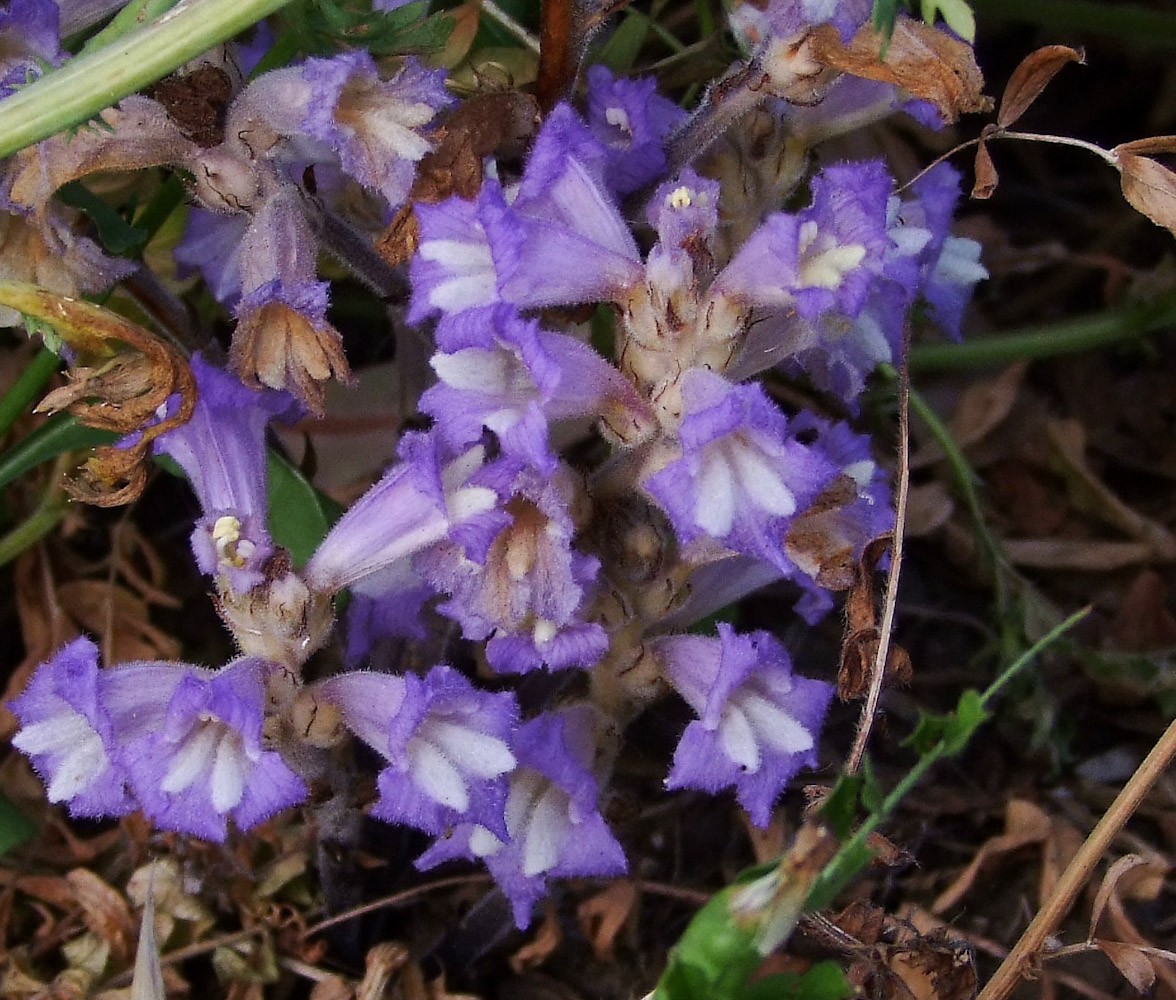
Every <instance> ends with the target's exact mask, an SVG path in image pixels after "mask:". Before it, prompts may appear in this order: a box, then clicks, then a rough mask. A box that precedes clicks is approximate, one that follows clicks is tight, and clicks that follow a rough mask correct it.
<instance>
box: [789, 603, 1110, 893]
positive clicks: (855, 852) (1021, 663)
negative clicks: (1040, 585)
mask: <svg viewBox="0 0 1176 1000" xmlns="http://www.w3.org/2000/svg"><path fill="white" fill-rule="evenodd" d="M1088 614H1090V608H1089V607H1085V608H1082V609H1080V610H1078V611H1076V612H1074V614H1072V615H1070V617H1069V618H1067V619H1066V620H1065V621H1064V622H1062V623H1061V624H1059V625H1056V626H1054V627H1053V628H1052V629H1050V630H1049V632H1047V633H1046V634H1045V635H1043V636H1042V637H1041V638H1040V639H1038V640H1037V641H1036V642H1035V643H1034V644H1033V645H1032V646H1030V647H1029V648H1028V649H1027V650H1025V652H1023V653H1022V654H1021V655H1020V656H1018V657H1017V658H1016V659H1015V660H1014V661H1013V662H1012V663H1011V664H1010V665H1009V666H1008V667H1007V668H1006V669H1005V670H1004V672H1002V673H1001V675H1000V676H999V677H997V679H996V680H994V681H993V682H992V683H991V684H990V685H989V686H988V688H987V689H986V690H985V691H984V693H983V694H982V695H981V696H980V705H981V706H982V707H986V706H987V705H988V702H989V701H991V700H992V699H993V698H994V697H995V696H996V695H997V694H998V693H999V692H1000V690H1001V688H1003V687H1004V686H1005V685H1006V684H1008V682H1009V681H1010V680H1012V679H1013V678H1014V677H1015V676H1016V675H1017V674H1018V673H1020V672H1021V671H1022V670H1024V669H1025V667H1027V666H1028V665H1029V664H1030V663H1031V662H1032V661H1033V660H1034V658H1035V657H1036V656H1037V655H1038V654H1039V653H1041V651H1042V650H1044V649H1045V648H1046V647H1047V646H1049V645H1051V644H1052V643H1053V642H1054V641H1055V640H1057V639H1059V638H1060V637H1061V636H1062V635H1064V634H1065V633H1066V632H1068V631H1069V630H1070V629H1072V628H1073V627H1074V626H1075V625H1077V624H1078V622H1080V621H1081V620H1082V619H1083V618H1085V617H1086V616H1087V615H1088ZM947 756H950V751H949V749H948V744H947V741H946V740H940V741H939V742H938V743H936V744H935V746H933V747H932V748H931V749H930V750H928V751H927V753H926V754H924V755H923V756H922V757H920V758H919V760H918V761H917V762H916V763H915V766H914V767H912V768H911V769H910V771H908V772H907V773H906V774H905V775H904V776H903V779H902V781H900V782H899V783H898V784H897V785H895V786H894V788H893V789H892V790H891V792H890V794H889V795H887V796H886V798H884V799H883V800H882V803H881V804H880V805H879V806H878V808H877V809H875V810H874V811H873V812H872V813H870V815H869V816H867V817H866V819H865V820H864V821H863V822H862V825H861V826H859V827H858V828H857V830H856V831H855V832H854V835H853V836H852V837H850V838H849V840H847V841H846V842H845V843H844V844H842V845H841V847H840V848H839V849H838V851H837V853H836V854H835V855H834V856H833V859H832V860H831V861H830V862H829V863H828V865H826V866H825V870H824V871H823V872H822V873H821V876H820V878H818V879H817V881H816V883H815V884H814V886H813V888H812V891H811V892H810V893H809V898H813V897H814V896H815V897H817V898H823V899H829V898H831V897H832V896H833V895H835V894H836V893H837V892H839V891H840V890H841V889H843V888H844V887H845V886H846V885H848V884H849V881H850V880H851V879H852V878H853V877H854V876H855V875H856V874H857V872H858V871H859V870H860V868H859V867H858V864H859V861H860V859H862V858H865V859H866V860H867V863H868V859H869V857H870V855H869V854H868V853H867V848H866V838H868V837H869V836H870V834H871V833H873V832H874V831H875V830H876V829H877V828H878V826H879V825H880V824H881V823H882V822H883V820H885V819H886V818H887V817H888V816H889V815H890V814H891V813H892V812H893V811H894V810H895V808H896V807H897V806H898V804H899V803H900V802H901V801H902V800H903V798H904V797H905V796H906V794H907V793H908V792H909V791H910V790H911V789H912V788H914V787H915V785H917V784H918V783H919V781H920V780H921V779H922V777H923V775H925V774H926V773H927V771H928V770H929V769H930V768H931V766H932V765H933V764H935V763H937V762H938V761H940V760H942V759H943V758H944V757H947ZM809 908H810V907H809V906H808V905H807V904H806V906H805V909H809Z"/></svg>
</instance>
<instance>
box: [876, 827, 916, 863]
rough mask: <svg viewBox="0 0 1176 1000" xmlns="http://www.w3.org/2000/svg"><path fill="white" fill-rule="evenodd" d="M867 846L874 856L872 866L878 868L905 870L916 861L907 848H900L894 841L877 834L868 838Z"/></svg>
mask: <svg viewBox="0 0 1176 1000" xmlns="http://www.w3.org/2000/svg"><path fill="white" fill-rule="evenodd" d="M866 846H867V847H868V848H869V849H870V852H871V853H872V854H873V855H874V860H873V861H872V862H871V864H873V865H875V866H876V867H881V868H905V867H906V866H907V865H909V864H912V863H913V862H914V860H915V856H914V855H913V854H911V852H910V851H908V850H907V849H906V848H905V847H899V845H898V844H896V843H895V842H894V841H893V840H891V839H889V838H888V837H884V836H883V835H882V834H880V833H877V832H875V833H871V834H870V835H869V836H868V837H866Z"/></svg>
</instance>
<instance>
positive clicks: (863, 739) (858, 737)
mask: <svg viewBox="0 0 1176 1000" xmlns="http://www.w3.org/2000/svg"><path fill="white" fill-rule="evenodd" d="M910 342H911V328H910V324H909V323H907V324H906V325H905V326H904V328H903V337H902V363H901V365H900V366H899V369H898V486H897V489H896V491H895V498H894V535H893V537H892V539H891V542H890V571H889V572H888V573H887V574H886V597H885V600H884V602H883V606H882V622H881V624H880V625H879V626H878V649H877V652H876V653H875V654H874V663H873V666H872V667H871V672H870V688H869V690H868V691H867V693H866V703H865V705H863V706H862V714H861V718H860V719H859V721H858V727H857V732H856V733H854V737H853V747H852V749H851V750H850V752H849V758H848V759H847V760H846V763H845V772H846V774H856V773H857V770H858V768H859V767H861V764H862V758H863V757H864V756H865V755H866V744H868V743H869V742H870V731H871V730H872V729H873V728H874V717H875V716H876V715H877V714H878V700H879V698H881V696H882V682H883V680H884V679H885V677H886V661H887V660H888V659H889V657H890V638H891V632H892V631H893V630H894V609H895V607H896V606H897V604H898V581H899V577H900V575H901V573H902V552H903V548H902V541H903V529H904V528H905V527H906V510H907V494H908V492H909V488H910V481H911V434H910V412H911V411H910V404H911V369H910V363H909V358H910Z"/></svg>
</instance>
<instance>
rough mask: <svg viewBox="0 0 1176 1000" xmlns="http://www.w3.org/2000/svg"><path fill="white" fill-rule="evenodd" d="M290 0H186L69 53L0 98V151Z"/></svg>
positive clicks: (35, 138)
mask: <svg viewBox="0 0 1176 1000" xmlns="http://www.w3.org/2000/svg"><path fill="white" fill-rule="evenodd" d="M287 2H288V0H184V2H183V3H180V4H179V5H178V6H176V7H175V8H173V9H172V10H170V11H168V12H167V13H166V14H164V15H163V16H162V17H160V18H159V19H158V20H156V21H152V22H151V23H150V24H148V25H146V26H144V27H143V28H140V29H139V30H137V31H135V32H133V33H132V34H130V35H126V36H124V37H123V38H120V39H119V40H118V41H116V42H113V43H111V44H110V45H107V46H106V47H105V48H102V49H99V50H97V51H95V52H90V53H89V54H87V55H81V56H77V57H75V58H73V59H70V60H69V61H68V62H66V63H65V64H64V65H63V66H61V67H59V68H58V69H55V70H53V71H52V72H50V73H47V74H45V76H43V77H41V78H40V79H39V80H35V81H33V82H32V83H30V84H29V85H28V86H27V87H22V88H21V89H20V90H18V91H17V92H16V93H15V94H13V95H12V96H11V97H9V98H7V99H6V100H4V101H0V157H5V156H10V155H11V154H13V153H15V152H16V151H17V150H19V149H23V148H24V147H25V146H28V145H31V144H32V143H34V142H40V141H41V140H42V139H44V138H46V137H48V136H51V135H53V134H55V133H57V132H60V131H62V130H63V129H67V128H72V127H73V126H74V125H80V124H81V123H82V122H84V121H87V120H88V119H89V118H91V117H92V116H93V115H95V114H97V113H98V112H99V111H102V110H103V109H105V108H108V107H110V106H111V105H112V104H114V103H116V102H117V101H119V100H121V99H122V98H124V97H126V96H127V95H128V94H133V93H134V92H135V91H136V90H140V89H141V88H143V87H146V86H147V85H148V84H151V83H154V82H155V81H156V80H159V79H161V78H162V77H164V76H167V74H168V73H171V72H172V71H173V70H175V69H176V68H178V67H179V66H182V65H183V64H184V63H186V62H188V61H189V60H190V59H194V58H195V57H196V56H198V55H200V53H202V52H206V51H208V49H210V48H212V47H213V46H214V45H219V44H220V43H221V42H224V41H226V40H227V39H229V38H232V37H233V36H234V35H236V34H238V33H239V32H242V31H244V30H245V29H246V28H248V27H249V26H250V25H253V24H256V23H257V22H258V21H260V20H261V19H262V18H263V17H268V16H269V15H270V14H272V13H273V12H274V11H276V10H279V9H280V8H281V7H283V6H285V4H286V3H287Z"/></svg>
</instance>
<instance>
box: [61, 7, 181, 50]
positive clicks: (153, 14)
mask: <svg viewBox="0 0 1176 1000" xmlns="http://www.w3.org/2000/svg"><path fill="white" fill-rule="evenodd" d="M176 3H177V0H131V2H130V3H129V4H127V5H126V6H125V7H124V8H123V9H122V10H120V11H119V12H118V13H117V14H116V15H115V16H114V17H113V18H112V19H111V21H110V23H109V24H108V25H107V26H106V27H105V28H103V29H102V30H101V31H99V32H97V33H96V34H94V35H93V36H91V37H90V38H89V39H87V41H86V44H85V45H83V46H82V48H81V51H80V55H87V54H88V53H90V52H96V51H98V49H102V48H105V47H106V46H107V45H109V44H111V42H116V41H118V40H119V39H120V38H122V37H123V36H124V35H129V34H130V33H131V32H132V31H137V30H138V29H139V28H141V27H143V25H144V24H146V23H147V22H148V21H153V20H155V18H157V17H159V15H160V14H162V13H164V12H165V11H168V10H171V9H172V8H173V7H174V6H175V5H176Z"/></svg>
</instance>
